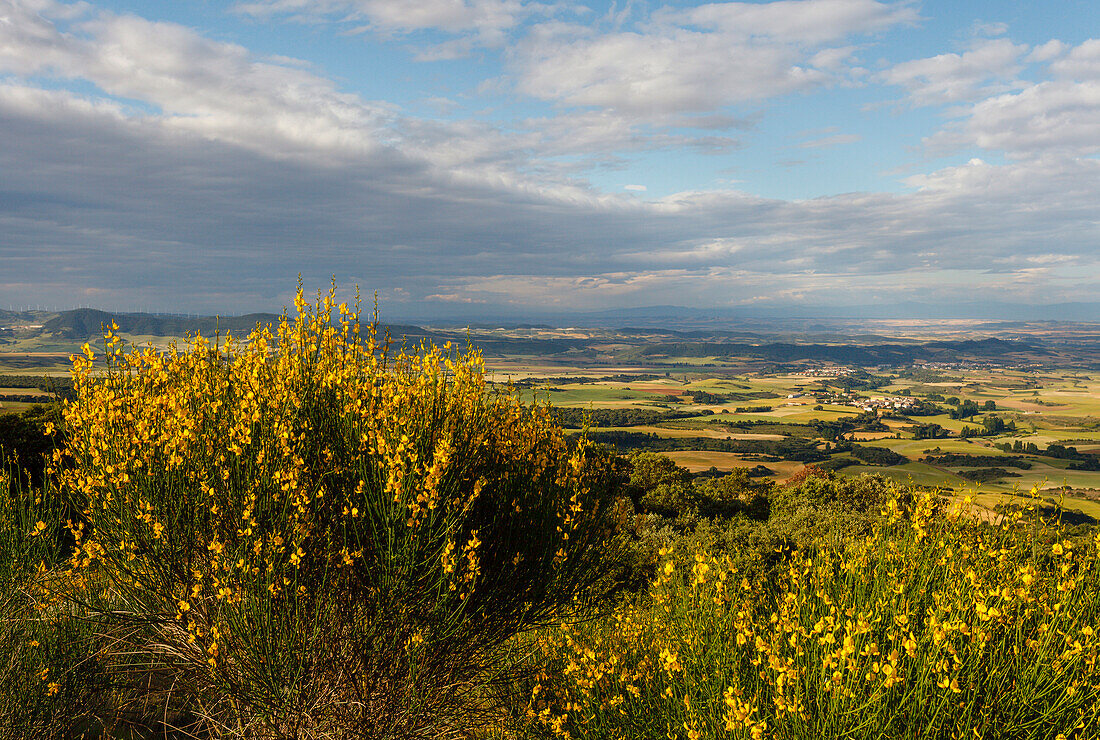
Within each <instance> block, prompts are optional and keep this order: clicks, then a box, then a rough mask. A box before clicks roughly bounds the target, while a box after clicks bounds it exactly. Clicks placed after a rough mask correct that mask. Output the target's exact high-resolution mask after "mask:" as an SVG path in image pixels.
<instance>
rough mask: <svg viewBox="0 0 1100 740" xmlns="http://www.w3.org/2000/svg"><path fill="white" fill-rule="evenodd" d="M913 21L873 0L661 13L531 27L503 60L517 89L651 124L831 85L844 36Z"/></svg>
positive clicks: (843, 60) (904, 11) (907, 9)
mask: <svg viewBox="0 0 1100 740" xmlns="http://www.w3.org/2000/svg"><path fill="white" fill-rule="evenodd" d="M916 19H917V15H916V12H915V11H914V10H913V9H912V7H911V6H910V5H908V4H898V3H894V4H889V3H882V2H875V1H874V0H781V1H780V2H773V3H764V4H756V3H739V2H732V3H713V4H708V5H702V6H698V7H695V8H691V9H688V10H679V9H671V8H663V9H661V10H659V11H657V12H655V13H653V15H652V17H651V20H650V22H649V23H647V24H643V25H642V26H639V27H638V28H636V29H635V30H629V31H615V32H611V33H606V34H599V33H595V32H593V31H592V30H591V29H588V28H585V27H580V26H576V25H571V24H564V23H543V24H538V25H537V26H536V27H535V28H533V29H532V31H531V33H530V34H529V35H528V36H527V37H526V38H524V39H522V40H521V41H520V42H519V44H518V45H517V46H516V48H515V51H514V52H513V53H512V55H511V61H512V64H513V67H514V69H515V70H516V71H517V73H518V76H519V80H518V82H517V87H518V89H519V90H520V91H521V92H523V93H526V94H528V95H532V96H534V97H537V98H542V99H546V100H553V101H556V102H559V103H563V104H566V105H574V106H596V107H601V108H609V109H614V110H615V111H617V112H620V113H624V114H629V115H632V116H635V117H643V118H647V119H651V120H652V119H659V118H662V117H666V116H669V115H672V114H677V113H682V112H685V111H695V112H701V111H714V110H717V109H720V108H722V107H724V106H728V105H732V104H735V103H743V102H748V101H758V100H762V99H765V98H770V97H774V96H777V95H783V94H786V93H791V92H797V91H803V90H809V89H812V88H815V87H820V86H823V85H828V84H832V83H835V82H838V81H841V80H842V79H843V72H844V69H845V67H846V66H847V64H848V60H849V59H850V57H851V54H852V51H851V47H850V46H849V45H848V44H846V43H844V42H845V41H846V40H847V39H849V38H850V37H852V36H857V35H862V34H868V33H874V32H877V31H882V30H885V29H888V28H891V27H894V26H897V25H900V24H905V23H912V22H914V21H915V20H916ZM815 64H816V65H817V66H815Z"/></svg>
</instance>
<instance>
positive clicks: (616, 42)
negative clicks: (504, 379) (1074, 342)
mask: <svg viewBox="0 0 1100 740" xmlns="http://www.w3.org/2000/svg"><path fill="white" fill-rule="evenodd" d="M1098 154H1100V4H1098V3H1095V2H1093V1H1092V0H1052V1H1051V2H1047V3H1036V2H1033V1H1031V0H997V1H992V0H991V1H988V2H981V1H974V2H958V0H924V1H923V2H917V1H912V2H906V1H902V2H894V1H891V0H778V1H776V2H690V1H687V0H666V1H665V2H661V1H659V0H649V1H642V0H639V1H636V2H635V1H632V0H614V1H612V2H603V1H599V0H577V1H576V2H573V1H570V0H564V1H562V2H556V1H555V0H543V1H539V2H533V1H528V0H239V1H237V0H227V1H218V0H144V1H141V0H110V1H103V2H99V1H92V2H60V1H59V0H0V307H4V308H6V307H7V306H9V305H14V306H16V307H19V306H20V305H28V304H33V305H40V306H43V307H51V308H70V307H74V306H94V307H99V308H105V309H109V310H120V311H128V310H155V311H178V312H196V313H203V312H214V311H219V312H222V313H226V312H238V313H241V312H249V311H261V310H278V309H279V308H281V307H282V306H283V305H286V304H287V303H288V302H290V301H291V300H292V296H293V293H294V290H295V286H296V284H297V280H298V276H299V275H301V279H302V281H303V284H304V285H305V286H306V288H307V290H310V291H312V290H316V289H318V288H323V287H327V285H328V283H329V281H330V280H331V279H332V278H333V276H335V279H336V281H337V282H338V284H339V285H340V287H341V290H342V291H349V290H352V289H353V288H354V286H358V287H359V289H360V290H361V291H362V293H363V294H364V295H366V296H372V295H373V294H375V293H377V295H378V299H379V302H380V304H381V305H382V306H383V311H384V313H386V314H390V315H402V314H408V315H429V314H434V315H439V316H446V315H448V314H451V313H453V314H454V315H461V314H462V313H463V312H470V311H480V312H485V311H497V312H499V313H500V314H501V315H508V314H509V313H517V314H518V313H530V312H532V311H535V312H537V311H554V312H568V311H591V310H601V309H608V308H629V307H638V306H650V305H681V306H695V307H704V308H711V307H713V308H722V309H733V310H735V309H737V308H739V307H750V306H751V307H754V308H757V309H758V308H759V307H761V306H764V307H767V306H775V307H779V308H781V307H783V306H805V305H812V306H837V305H864V304H869V305H875V304H878V305H889V304H895V303H899V302H909V301H918V302H923V303H931V304H939V305H949V304H952V303H958V302H973V301H984V300H990V301H1009V302H1019V303H1025V304H1050V303H1059V302H1067V301H1086V302H1087V301H1095V300H1100V159H1098Z"/></svg>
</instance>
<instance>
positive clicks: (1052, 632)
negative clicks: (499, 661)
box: [525, 493, 1100, 740]
mask: <svg viewBox="0 0 1100 740" xmlns="http://www.w3.org/2000/svg"><path fill="white" fill-rule="evenodd" d="M911 498H912V501H913V503H912V506H911V507H910V506H899V505H897V502H896V501H893V500H891V501H889V502H888V503H887V505H886V507H885V510H884V511H883V519H882V521H881V522H880V523H879V524H878V525H877V526H876V527H875V528H874V531H873V532H872V533H871V534H870V535H868V536H866V537H859V538H854V539H851V540H849V541H848V542H847V543H840V544H825V545H822V546H820V547H817V548H814V549H812V550H809V551H797V550H796V551H790V552H787V553H786V566H785V568H784V569H783V570H782V572H781V574H780V576H779V577H778V579H777V581H776V582H772V583H766V582H756V581H750V580H749V578H748V577H746V575H745V574H743V573H741V572H739V571H738V569H737V568H736V567H734V565H733V563H732V562H731V561H730V560H729V558H728V557H725V556H721V557H718V556H712V555H710V554H708V553H706V552H698V553H686V554H685V553H678V552H676V551H675V549H674V547H666V548H664V549H663V550H662V551H661V553H660V556H661V564H660V566H659V567H658V568H657V569H656V577H655V579H654V580H653V582H652V583H651V584H650V587H649V589H648V591H647V592H646V593H644V594H642V595H641V597H640V598H639V599H637V600H635V601H631V602H626V603H624V604H623V605H622V607H621V608H619V609H617V610H616V611H615V613H613V614H612V615H611V616H609V617H608V618H607V619H605V620H603V621H595V622H588V623H581V624H568V623H563V624H561V625H560V626H559V627H556V628H554V629H550V630H546V631H544V632H543V633H542V634H541V635H540V637H539V645H540V649H541V650H542V653H543V655H544V656H545V657H546V659H547V660H548V661H549V664H548V667H547V668H546V670H544V671H543V672H542V673H541V674H540V675H539V676H538V677H537V681H536V682H535V683H534V684H533V685H532V687H531V689H530V693H529V701H528V705H527V707H526V710H525V713H526V717H527V721H528V722H529V723H530V726H531V727H532V728H541V730H542V731H544V732H548V733H550V734H553V735H555V736H557V737H563V738H564V737H570V738H601V739H603V738H636V737H667V738H670V740H671V739H673V738H686V739H689V740H694V739H696V738H726V737H730V738H775V739H777V740H779V739H782V740H788V739H790V740H793V739H795V738H798V739H806V740H809V739H810V738H841V737H843V738H853V739H861V738H867V739H868V740H870V739H871V738H929V739H931V738H936V739H941V738H942V739H944V740H947V739H956V738H957V739H960V740H961V738H999V739H1003V738H1019V739H1020V740H1023V739H1025V738H1028V739H1030V738H1049V739H1050V740H1055V738H1063V740H1064V738H1095V737H1098V736H1100V717H1098V714H1100V705H1098V699H1100V666H1098V664H1097V661H1098V658H1100V635H1098V631H1100V628H1098V627H1097V621H1098V618H1100V535H1097V536H1096V537H1095V538H1092V539H1090V540H1089V541H1088V542H1087V544H1081V543H1080V540H1079V541H1078V542H1079V544H1077V545H1075V544H1074V541H1073V539H1071V538H1070V537H1068V536H1066V535H1065V533H1060V528H1059V527H1058V526H1053V527H1049V526H1046V525H1045V524H1043V523H1040V522H1037V521H1036V520H1035V519H1033V518H1030V517H1028V516H1026V515H1024V514H1022V513H1021V512H1016V513H1015V514H1008V515H1005V516H1004V517H1003V518H1002V520H1001V521H1000V522H997V523H989V522H985V521H983V520H982V517H980V516H978V515H977V514H976V513H975V512H972V511H969V510H968V509H967V508H966V505H965V504H962V505H958V506H956V505H951V506H948V507H946V508H945V507H944V502H943V500H942V499H941V498H940V496H938V495H937V494H935V493H924V494H915V495H914V496H913V497H911ZM1051 538H1054V541H1053V542H1051Z"/></svg>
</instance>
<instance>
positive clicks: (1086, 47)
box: [1050, 39, 1100, 81]
mask: <svg viewBox="0 0 1100 740" xmlns="http://www.w3.org/2000/svg"><path fill="white" fill-rule="evenodd" d="M1050 70H1051V72H1053V73H1054V74H1055V75H1057V76H1058V77H1062V78H1068V79H1072V80H1080V81H1085V80H1100V39H1089V40H1088V41H1085V42H1084V43H1082V44H1080V45H1079V46H1075V47H1073V48H1072V49H1071V50H1070V52H1069V53H1068V54H1066V55H1065V56H1064V57H1062V58H1061V59H1058V60H1057V61H1054V62H1052V63H1051V65H1050Z"/></svg>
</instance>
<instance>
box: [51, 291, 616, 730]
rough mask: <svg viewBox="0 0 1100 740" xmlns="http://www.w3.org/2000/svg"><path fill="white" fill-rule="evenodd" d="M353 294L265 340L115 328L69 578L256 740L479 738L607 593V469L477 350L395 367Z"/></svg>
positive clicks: (432, 351) (90, 404) (80, 396)
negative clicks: (480, 714)
mask: <svg viewBox="0 0 1100 740" xmlns="http://www.w3.org/2000/svg"><path fill="white" fill-rule="evenodd" d="M334 296H335V286H334V288H333V290H332V291H330V292H329V293H328V294H327V295H319V297H318V299H317V301H316V303H315V304H314V303H310V302H307V301H306V300H305V299H304V298H303V295H302V293H301V291H300V290H299V293H298V297H297V300H296V309H297V313H296V315H295V316H294V317H293V318H289V317H286V316H284V318H283V320H282V321H280V322H279V324H278V325H277V326H275V327H260V328H257V330H256V331H254V332H253V333H252V334H251V335H250V336H248V337H247V338H245V339H242V340H238V339H234V338H227V339H225V340H224V341H222V340H220V339H219V340H217V341H214V342H211V341H210V339H209V338H204V337H201V336H197V337H195V338H194V339H193V340H191V341H190V342H189V344H188V346H187V347H186V348H184V349H183V350H178V351H173V352H169V353H159V352H156V351H154V350H153V349H151V348H147V349H130V350H127V349H126V348H124V346H123V343H122V341H121V340H120V339H119V337H118V336H117V335H115V334H114V333H113V331H108V332H107V334H106V337H105V346H104V348H103V351H102V352H101V353H99V354H97V352H96V350H93V349H92V348H91V347H90V346H86V347H85V351H84V354H83V356H78V357H75V358H74V370H73V377H74V386H75V391H76V398H75V400H74V401H73V402H71V403H69V404H67V405H66V408H65V411H64V423H65V428H66V433H67V435H68V440H69V442H68V449H67V451H66V453H65V455H64V456H63V457H60V458H59V460H58V465H57V475H58V476H59V478H60V480H61V482H62V485H63V486H64V487H65V488H66V490H68V491H69V492H70V494H71V495H73V496H74V497H76V499H77V500H78V501H80V502H81V505H82V506H83V508H84V516H85V519H86V522H85V524H84V528H83V529H82V530H74V532H75V533H76V534H77V535H78V539H79V541H78V544H77V548H76V550H75V552H74V555H73V558H72V565H73V567H74V568H77V569H80V570H81V572H83V573H86V574H87V577H88V578H89V579H92V580H95V581H96V582H97V583H100V584H102V599H103V602H102V604H101V607H100V608H101V612H102V614H103V615H105V617H109V619H110V620H111V621H112V622H113V623H116V624H119V625H124V626H126V627H127V628H130V629H133V630H135V631H133V632H132V633H130V634H132V637H130V638H129V639H128V643H129V646H128V647H129V649H132V650H137V651H138V652H141V653H142V654H147V655H148V656H149V658H148V660H150V661H153V662H155V664H156V666H157V669H156V670H157V671H159V672H160V673H161V674H163V675H170V676H174V677H175V678H172V679H171V681H170V682H176V683H175V684H174V688H173V690H174V691H175V692H176V693H177V695H179V694H182V693H186V692H190V693H189V696H188V699H187V700H188V701H190V702H191V703H192V706H196V707H198V708H199V709H200V711H201V713H202V714H204V715H206V716H209V717H212V718H214V719H216V720H218V722H220V723H221V725H222V726H223V728H224V727H228V728H234V727H241V728H248V730H247V731H248V733H250V734H249V736H250V737H263V736H265V733H267V734H270V735H272V736H280V737H282V736H284V735H286V734H287V733H293V732H304V731H306V729H308V731H309V732H312V733H317V734H323V733H326V732H327V733H332V734H334V735H339V736H340V737H357V736H364V737H365V736H370V737H375V736H384V735H386V734H387V733H396V732H400V733H402V734H403V735H404V736H416V735H417V733H418V732H421V731H424V732H427V730H425V729H424V728H426V727H429V726H432V727H435V728H436V729H437V730H438V728H439V727H441V726H454V727H458V726H460V725H462V724H463V723H464V722H469V721H471V717H472V716H473V715H472V714H471V713H470V712H471V707H474V706H485V703H486V699H485V696H484V694H479V693H478V692H479V689H478V687H479V686H481V685H482V683H483V682H484V681H485V680H487V677H488V675H489V674H490V673H492V672H493V671H494V670H499V669H501V668H502V661H503V660H504V658H503V657H502V656H503V654H502V652H501V646H502V645H503V644H504V643H505V642H506V641H507V640H508V639H509V638H510V637H512V636H513V635H516V634H518V633H520V632H522V631H524V630H527V629H530V628H531V627H533V626H535V625H539V624H545V623H547V622H548V621H549V620H552V619H559V618H560V617H561V616H562V615H563V614H567V613H569V612H571V611H572V610H575V609H578V608H581V607H582V606H583V605H584V603H585V601H586V600H587V599H589V598H591V597H593V595H594V594H596V592H597V591H598V588H595V587H596V586H598V584H599V583H600V582H601V578H602V576H603V570H602V568H601V563H602V562H603V561H604V559H605V557H606V553H605V552H603V551H601V548H600V547H597V546H596V544H597V543H598V542H601V541H602V540H604V539H606V533H607V524H606V509H607V506H608V503H609V502H608V501H607V500H606V499H607V496H606V494H605V493H604V489H605V486H604V482H605V481H604V477H605V475H606V473H605V472H604V467H605V466H604V465H603V464H602V457H601V455H600V454H598V453H596V452H595V451H594V450H592V449H591V448H589V447H588V446H587V445H586V444H585V443H584V442H583V441H581V442H580V443H579V444H577V443H574V444H568V443H567V441H566V439H565V437H564V435H563V433H562V431H561V429H560V428H559V427H558V426H557V425H555V424H553V423H552V420H551V418H550V416H549V412H548V410H547V409H546V408H542V407H537V406H534V407H532V406H527V405H524V404H523V403H521V401H520V400H519V398H518V397H517V396H516V395H515V394H512V393H509V392H498V391H496V390H493V389H492V388H490V387H488V385H487V383H486V380H485V376H484V368H483V364H482V360H481V357H480V355H479V354H478V353H477V352H476V351H473V350H470V351H468V352H466V353H465V354H457V353H454V352H451V351H450V350H449V348H443V349H440V348H437V347H432V346H426V347H421V348H419V349H417V350H416V351H409V352H406V351H402V352H400V353H399V354H397V355H396V356H392V355H391V353H390V352H389V351H388V350H389V347H388V345H387V343H385V342H382V341H380V340H379V338H378V337H377V335H376V332H375V329H374V325H373V324H372V325H371V326H370V328H368V329H367V330H366V331H363V329H362V328H361V324H360V322H359V314H358V306H354V307H349V306H347V305H346V304H343V303H340V304H337V302H336V300H335V297H334ZM146 662H148V661H146ZM161 680H167V679H161ZM181 687H182V688H181ZM279 733H283V734H282V735H280V734H279ZM290 736H293V735H290Z"/></svg>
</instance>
